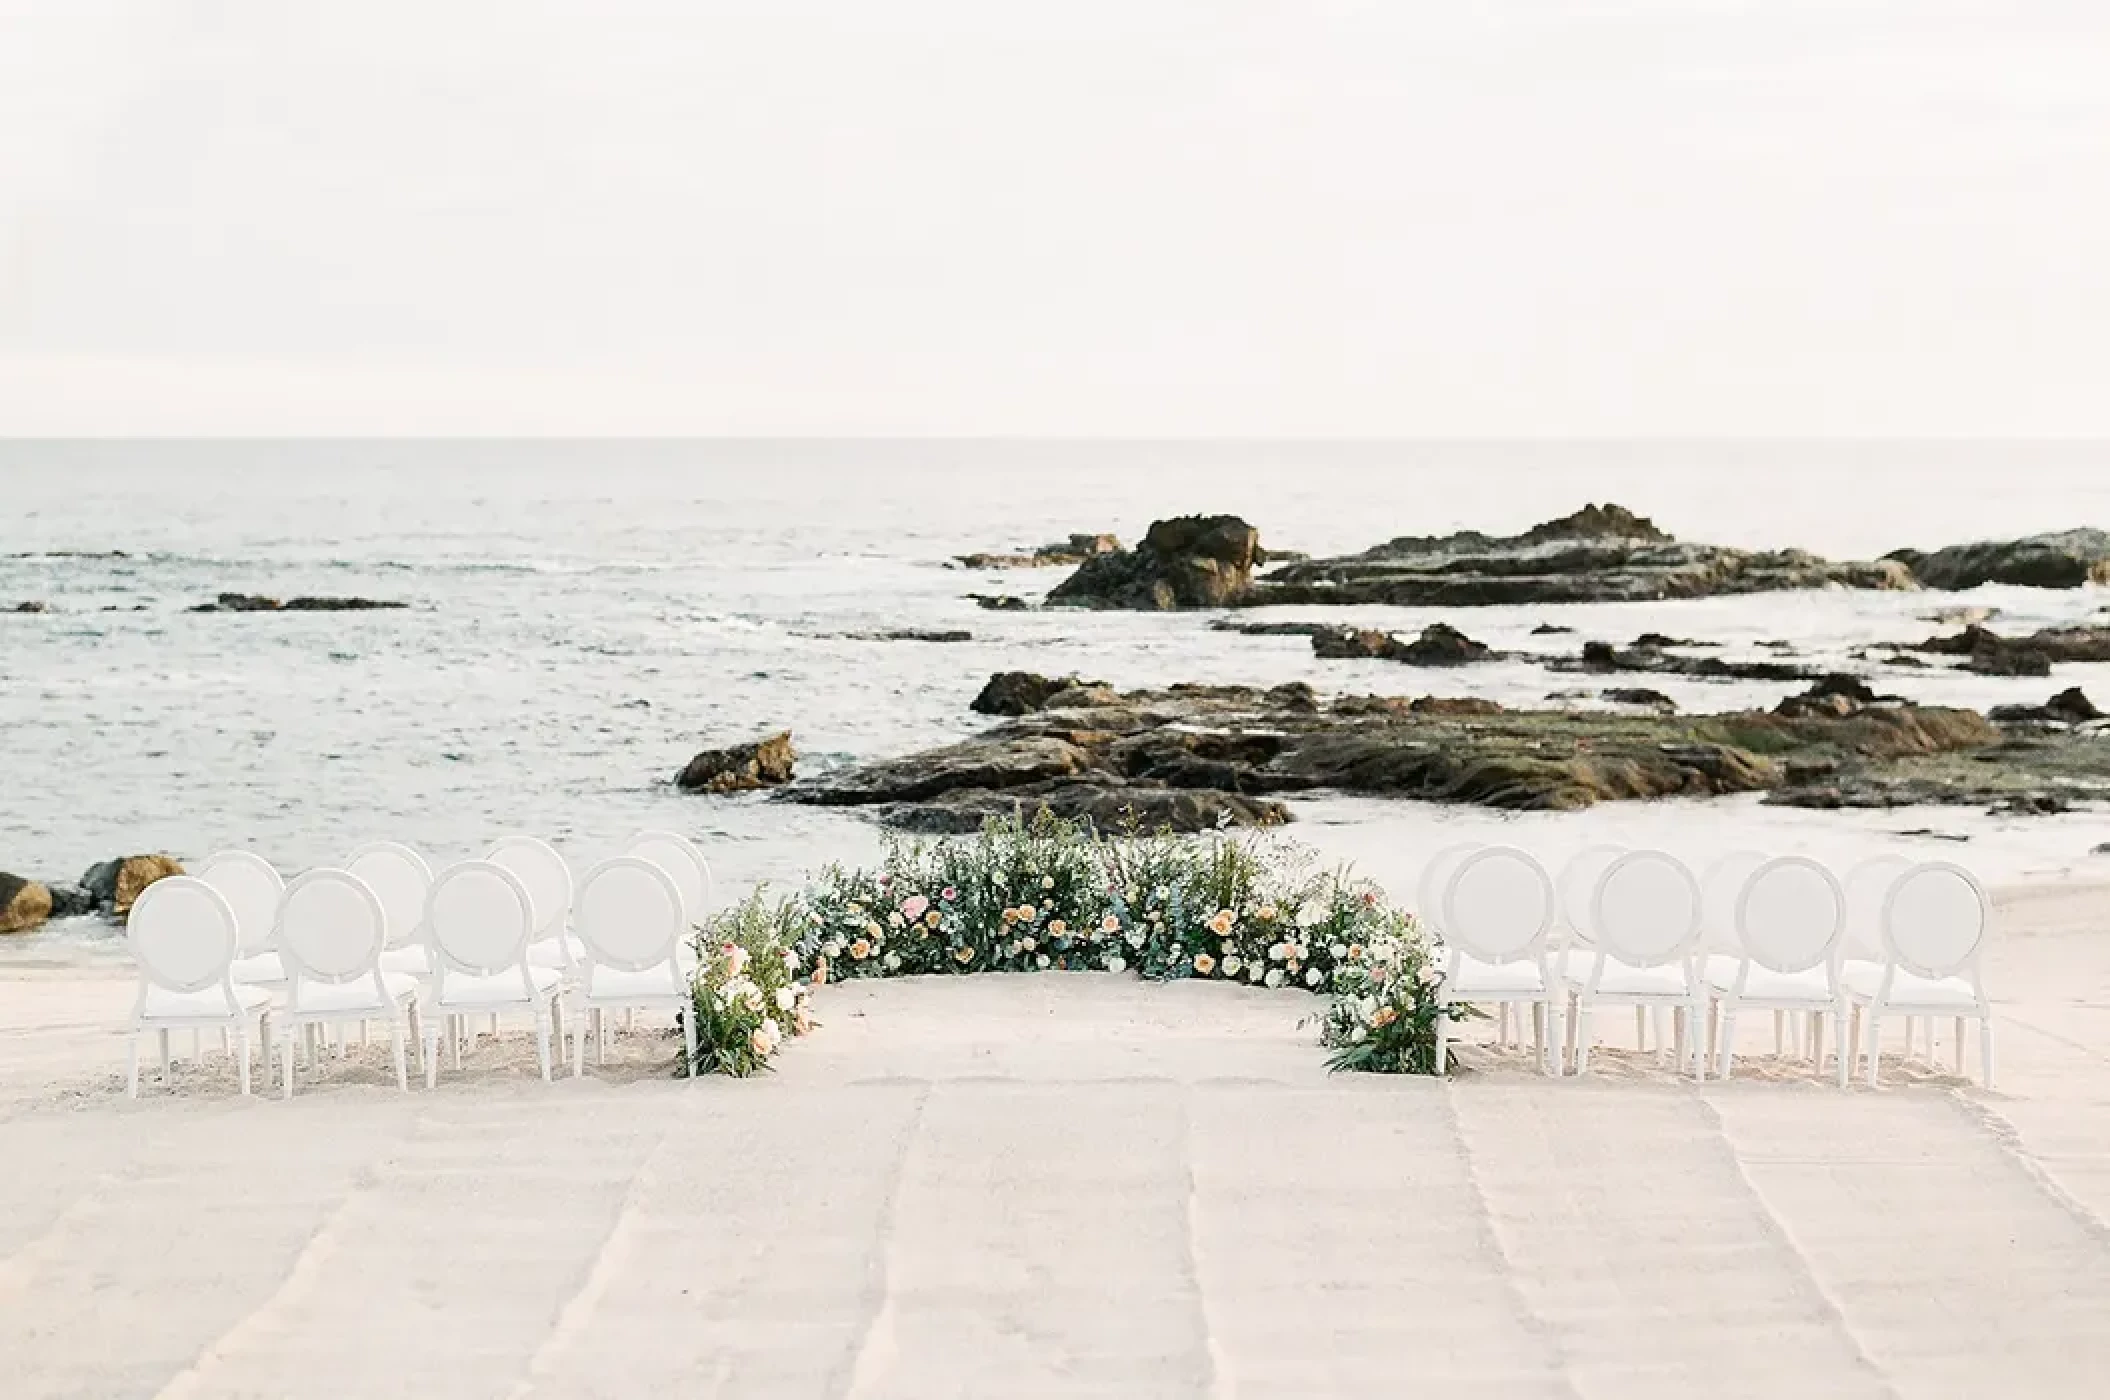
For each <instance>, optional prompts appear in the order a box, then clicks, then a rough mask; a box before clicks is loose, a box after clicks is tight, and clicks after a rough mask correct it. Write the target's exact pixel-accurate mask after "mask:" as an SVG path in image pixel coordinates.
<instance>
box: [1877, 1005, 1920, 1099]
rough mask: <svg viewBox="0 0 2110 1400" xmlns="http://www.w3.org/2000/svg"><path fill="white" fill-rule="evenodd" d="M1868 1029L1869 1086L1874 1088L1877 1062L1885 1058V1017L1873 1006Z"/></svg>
mask: <svg viewBox="0 0 2110 1400" xmlns="http://www.w3.org/2000/svg"><path fill="white" fill-rule="evenodd" d="M1907 1024H1908V1025H1909V1024H1910V1022H1909V1021H1908V1022H1907ZM1866 1029H1867V1039H1868V1087H1869V1088H1871V1089H1873V1088H1875V1087H1876V1077H1877V1073H1878V1071H1877V1062H1878V1061H1880V1060H1881V1059H1882V1058H1883V1019H1882V1017H1880V1016H1878V1015H1877V1014H1876V1009H1875V1008H1874V1007H1873V1006H1871V1007H1869V1008H1868V1025H1867V1028H1866Z"/></svg>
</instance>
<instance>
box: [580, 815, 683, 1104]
mask: <svg viewBox="0 0 2110 1400" xmlns="http://www.w3.org/2000/svg"><path fill="white" fill-rule="evenodd" d="M687 910H688V905H687V903H686V901H685V900H684V899H683V898H682V893H681V889H680V887H679V886H677V885H676V884H675V883H674V879H673V877H672V876H670V875H669V874H668V873H667V872H666V870H665V869H663V868H662V867H661V866H659V865H657V864H655V863H654V862H652V861H649V860H645V859H643V858H642V857H639V856H617V857H615V858H614V859H612V860H605V861H602V862H601V863H600V864H599V865H597V866H595V867H594V868H593V869H592V870H590V871H588V872H587V875H586V878H585V880H584V881H582V882H581V883H580V885H579V894H578V900H577V907H576V908H575V909H574V911H573V915H572V923H573V926H574V927H575V928H577V929H578V932H579V940H580V942H581V943H583V944H584V945H585V948H586V956H585V958H584V960H583V961H582V963H581V965H580V968H579V973H578V977H579V981H578V1000H579V1008H580V1009H583V1010H584V1011H585V1013H586V1014H585V1016H583V1017H582V1018H581V1019H580V1023H579V1026H578V1028H577V1030H576V1033H575V1035H574V1037H573V1041H572V1074H573V1076H574V1077H577V1076H579V1075H583V1074H585V1073H586V1032H587V1022H589V1021H590V1022H591V1023H592V1029H593V1033H594V1045H595V1050H596V1055H597V1058H598V1060H599V1062H602V1063H605V1062H606V1060H607V1056H608V1021H607V1013H608V1012H610V1011H619V1010H620V1011H628V1010H631V1009H633V1008H648V1009H659V1010H667V1011H680V1012H685V1013H686V1014H684V1015H683V1016H682V1018H681V1024H682V1029H683V1030H684V1031H685V1032H687V1036H688V1046H689V1059H688V1065H689V1073H690V1074H691V1075H692V1076H693V1075H694V1074H695V1073H696V1014H695V1008H694V1007H693V1006H692V1005H691V1004H690V997H691V993H690V990H689V970H688V968H687V967H686V966H685V965H684V963H683V960H682V958H681V947H682V935H683V934H684V933H685V932H686V931H687V928H688V923H687Z"/></svg>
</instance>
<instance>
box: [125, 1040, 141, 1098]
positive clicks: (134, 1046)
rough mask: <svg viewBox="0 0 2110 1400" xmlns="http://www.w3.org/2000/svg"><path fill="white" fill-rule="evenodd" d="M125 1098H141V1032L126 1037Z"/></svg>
mask: <svg viewBox="0 0 2110 1400" xmlns="http://www.w3.org/2000/svg"><path fill="white" fill-rule="evenodd" d="M125 1097H126V1098H128V1099H136V1098H138V1097H139V1032H138V1031H136V1030H135V1031H133V1032H132V1033H131V1034H130V1035H128V1036H126V1037H125Z"/></svg>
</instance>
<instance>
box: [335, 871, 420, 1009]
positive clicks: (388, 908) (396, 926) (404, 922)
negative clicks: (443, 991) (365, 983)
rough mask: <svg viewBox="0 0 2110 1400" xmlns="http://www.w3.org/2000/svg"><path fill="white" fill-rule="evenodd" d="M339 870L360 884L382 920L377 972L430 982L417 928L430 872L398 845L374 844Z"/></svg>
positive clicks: (418, 928)
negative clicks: (384, 922)
mask: <svg viewBox="0 0 2110 1400" xmlns="http://www.w3.org/2000/svg"><path fill="white" fill-rule="evenodd" d="M344 868H345V869H346V870H349V871H350V872H351V873H352V874H354V875H356V876H358V877H359V878H360V879H361V880H364V881H365V882H366V885H367V888H368V889H370V890H372V891H373V892H374V897H375V898H377V899H379V900H380V901H381V909H382V912H383V913H385V914H387V916H388V941H387V943H386V944H385V945H384V946H383V947H382V949H381V970H382V971H383V972H407V973H409V974H410V975H411V976H412V977H416V978H418V979H419V980H421V981H423V980H427V979H429V978H430V977H431V976H432V954H431V951H430V950H429V949H427V948H426V946H425V941H424V939H423V937H422V936H421V934H420V926H421V925H422V924H423V923H424V921H425V896H426V895H427V894H429V893H430V892H431V890H432V867H431V866H429V865H427V864H426V863H425V858H424V857H423V856H421V855H419V854H418V853H417V852H416V851H413V850H412V849H411V848H410V847H408V846H405V845H403V844H402V843H401V842H398V841H375V842H372V843H370V844H368V845H364V846H361V847H360V848H359V849H358V850H356V851H354V852H352V857H351V859H350V860H348V861H346V862H345V863H344Z"/></svg>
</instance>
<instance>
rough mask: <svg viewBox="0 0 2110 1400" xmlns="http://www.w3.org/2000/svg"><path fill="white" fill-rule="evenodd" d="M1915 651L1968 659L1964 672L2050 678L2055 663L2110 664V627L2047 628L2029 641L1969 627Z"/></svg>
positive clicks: (1923, 643) (1933, 639)
mask: <svg viewBox="0 0 2110 1400" xmlns="http://www.w3.org/2000/svg"><path fill="white" fill-rule="evenodd" d="M1913 650H1915V651H1924V652H1931V653H1934V654H1935V655H1938V656H1961V657H1963V658H1965V660H1964V663H1963V669H1965V670H1966V671H1975V672H1977V673H1979V674H1980V675H1987V676H2048V675H2050V674H2051V668H2052V666H2053V664H2054V663H2058V662H2066V661H2110V627H2048V628H2045V629H2044V630H2043V631H2041V632H2032V633H2030V634H2029V635H2028V636H2027V637H2003V636H2001V635H2000V634H1999V633H1998V632H1995V631H1993V630H1992V629H1991V628H1987V627H1978V626H1972V627H1966V628H1964V630H1963V631H1961V632H1959V633H1957V634H1956V635H1955V636H1953V637H1929V638H1928V639H1927V640H1926V641H1924V642H1921V643H1920V644H1919V645H1918V646H1916V647H1914V648H1913Z"/></svg>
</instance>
